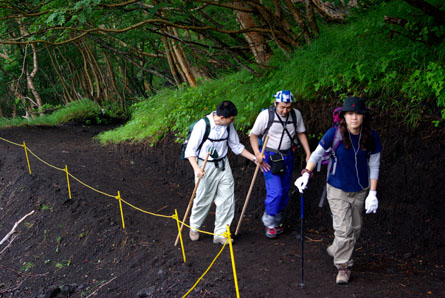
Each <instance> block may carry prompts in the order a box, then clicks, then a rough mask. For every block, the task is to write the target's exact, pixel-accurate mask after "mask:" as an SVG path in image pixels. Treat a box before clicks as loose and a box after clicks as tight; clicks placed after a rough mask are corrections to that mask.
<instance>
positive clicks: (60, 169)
mask: <svg viewBox="0 0 445 298" xmlns="http://www.w3.org/2000/svg"><path fill="white" fill-rule="evenodd" d="M26 150H28V151H29V153H31V154H32V155H34V157H35V158H37V159H38V160H40V161H41V162H43V163H44V164H46V165H47V166H49V167H51V168H54V169H56V170H59V171H62V172H65V169H62V168H58V167H56V166H53V165H52V164H50V163H47V162H46V161H44V160H43V159H41V158H40V157H38V156H37V155H36V154H35V153H34V152H32V151H31V149H29V148H28V147H26Z"/></svg>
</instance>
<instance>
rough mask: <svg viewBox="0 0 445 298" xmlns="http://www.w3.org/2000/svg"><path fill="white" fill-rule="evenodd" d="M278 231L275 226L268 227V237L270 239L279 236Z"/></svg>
mask: <svg viewBox="0 0 445 298" xmlns="http://www.w3.org/2000/svg"><path fill="white" fill-rule="evenodd" d="M277 236H278V233H277V230H276V229H275V228H268V227H266V237H267V238H269V239H273V238H277Z"/></svg>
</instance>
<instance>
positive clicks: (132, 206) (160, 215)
mask: <svg viewBox="0 0 445 298" xmlns="http://www.w3.org/2000/svg"><path fill="white" fill-rule="evenodd" d="M121 200H122V203H124V204H127V205H128V206H130V207H131V208H134V209H136V210H138V211H141V212H143V213H147V214H150V215H154V216H159V217H164V218H173V215H162V214H156V213H153V212H150V211H145V210H143V209H141V208H138V207H136V206H134V205H132V204H130V203H128V202H127V201H125V200H124V199H121Z"/></svg>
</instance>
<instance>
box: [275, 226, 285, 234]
mask: <svg viewBox="0 0 445 298" xmlns="http://www.w3.org/2000/svg"><path fill="white" fill-rule="evenodd" d="M275 231H277V235H281V234H283V233H284V229H283V227H276V228H275Z"/></svg>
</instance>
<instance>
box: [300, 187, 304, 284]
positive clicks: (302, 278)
mask: <svg viewBox="0 0 445 298" xmlns="http://www.w3.org/2000/svg"><path fill="white" fill-rule="evenodd" d="M300 198H301V206H300V209H301V210H300V219H301V226H300V234H301V283H300V287H301V288H303V287H304V230H303V223H304V212H303V210H304V198H303V194H302V193H300Z"/></svg>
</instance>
